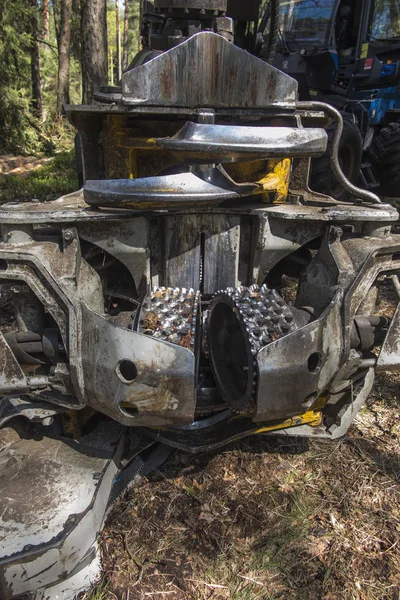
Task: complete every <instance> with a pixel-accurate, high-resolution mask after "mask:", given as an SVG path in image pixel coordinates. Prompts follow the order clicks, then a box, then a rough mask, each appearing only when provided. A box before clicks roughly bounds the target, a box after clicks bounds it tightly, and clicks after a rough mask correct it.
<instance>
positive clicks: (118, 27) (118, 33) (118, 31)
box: [115, 0, 122, 83]
mask: <svg viewBox="0 0 400 600" xmlns="http://www.w3.org/2000/svg"><path fill="white" fill-rule="evenodd" d="M115 16H116V40H115V41H116V46H117V81H118V83H119V82H120V81H121V77H122V66H121V13H120V10H119V0H116V2H115Z"/></svg>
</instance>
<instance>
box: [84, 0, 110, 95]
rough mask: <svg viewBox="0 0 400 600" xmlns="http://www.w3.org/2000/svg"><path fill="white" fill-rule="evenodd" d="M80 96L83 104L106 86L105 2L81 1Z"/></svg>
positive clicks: (104, 0)
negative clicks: (100, 88)
mask: <svg viewBox="0 0 400 600" xmlns="http://www.w3.org/2000/svg"><path fill="white" fill-rule="evenodd" d="M81 39H82V53H81V60H82V96H83V99H82V101H83V103H84V104H91V103H92V102H93V94H94V92H95V91H96V90H97V89H99V87H101V86H104V85H107V7H106V0H82V15H81Z"/></svg>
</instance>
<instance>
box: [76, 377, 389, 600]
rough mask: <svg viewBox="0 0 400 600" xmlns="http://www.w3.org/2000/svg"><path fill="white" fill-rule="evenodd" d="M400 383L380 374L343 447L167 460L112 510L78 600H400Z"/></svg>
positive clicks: (257, 443)
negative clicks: (95, 571)
mask: <svg viewBox="0 0 400 600" xmlns="http://www.w3.org/2000/svg"><path fill="white" fill-rule="evenodd" d="M399 381H400V379H399V377H398V376H395V375H391V374H384V375H381V376H379V377H378V379H377V382H376V384H375V388H374V391H373V393H372V395H371V396H370V398H369V400H368V402H367V404H366V406H365V407H364V408H363V409H362V411H361V413H360V414H359V416H358V417H357V420H356V422H355V424H354V425H353V426H352V427H351V430H350V432H349V434H348V436H347V437H346V438H344V439H343V440H341V441H338V442H322V441H315V440H314V441H306V440H301V439H296V438H290V437H284V438H278V437H276V438H272V437H266V436H258V437H253V438H248V439H247V440H245V441H242V442H240V443H238V444H235V445H232V446H230V447H228V448H226V449H224V450H221V451H220V452H213V453H208V454H203V455H201V456H196V457H193V456H188V455H185V454H182V453H181V452H176V453H174V454H173V455H172V456H171V457H170V459H169V461H168V462H167V463H166V464H165V465H164V466H163V467H162V468H161V469H160V470H158V471H156V472H154V473H153V474H152V475H150V476H149V477H147V478H143V479H141V480H140V481H139V483H138V484H137V485H136V487H134V488H133V489H132V490H130V491H128V492H126V494H125V496H124V497H122V498H121V499H120V501H119V503H118V504H117V505H116V507H115V508H114V510H113V512H112V514H111V515H110V517H109V519H108V521H107V523H106V527H105V529H104V531H103V534H102V536H101V548H102V564H103V578H102V581H101V583H100V584H99V585H98V586H96V587H95V589H93V590H92V591H91V592H90V593H88V594H86V595H85V598H86V599H88V600H89V599H90V600H106V599H107V600H108V599H112V598H117V599H118V600H129V599H130V600H142V599H143V600H145V599H148V598H152V597H154V598H157V599H158V598H159V599H164V598H165V599H166V600H185V599H188V600H189V599H190V600H203V599H204V600H211V599H212V600H222V599H225V600H228V599H229V600H253V599H254V600H255V599H257V600H258V599H260V600H261V599H265V600H266V599H277V598H282V599H285V600H287V599H293V600H294V599H296V600H303V599H304V600H306V599H307V600H315V599H324V600H375V599H391V600H392V599H393V600H398V599H399V598H400V421H399V408H400V406H399V404H400V394H399Z"/></svg>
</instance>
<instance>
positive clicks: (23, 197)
mask: <svg viewBox="0 0 400 600" xmlns="http://www.w3.org/2000/svg"><path fill="white" fill-rule="evenodd" d="M77 188H78V179H77V175H76V165H75V153H74V151H73V150H71V151H68V152H61V153H60V154H57V155H56V156H55V158H54V159H52V160H51V161H50V162H49V163H48V164H46V165H44V166H42V167H40V168H39V169H37V170H34V171H32V172H31V173H29V174H28V175H27V176H26V177H24V176H21V175H20V174H19V175H3V176H2V178H1V179H0V202H19V201H20V202H29V201H31V200H34V199H36V200H40V201H47V200H56V199H57V198H59V197H60V196H62V195H63V194H67V193H69V192H72V191H74V190H76V189H77Z"/></svg>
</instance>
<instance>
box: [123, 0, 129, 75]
mask: <svg viewBox="0 0 400 600" xmlns="http://www.w3.org/2000/svg"><path fill="white" fill-rule="evenodd" d="M128 36H129V0H125V14H124V60H123V63H122V64H123V68H124V71H126V69H127V68H128V67H129V64H128V63H129V51H128V48H129V40H128Z"/></svg>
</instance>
